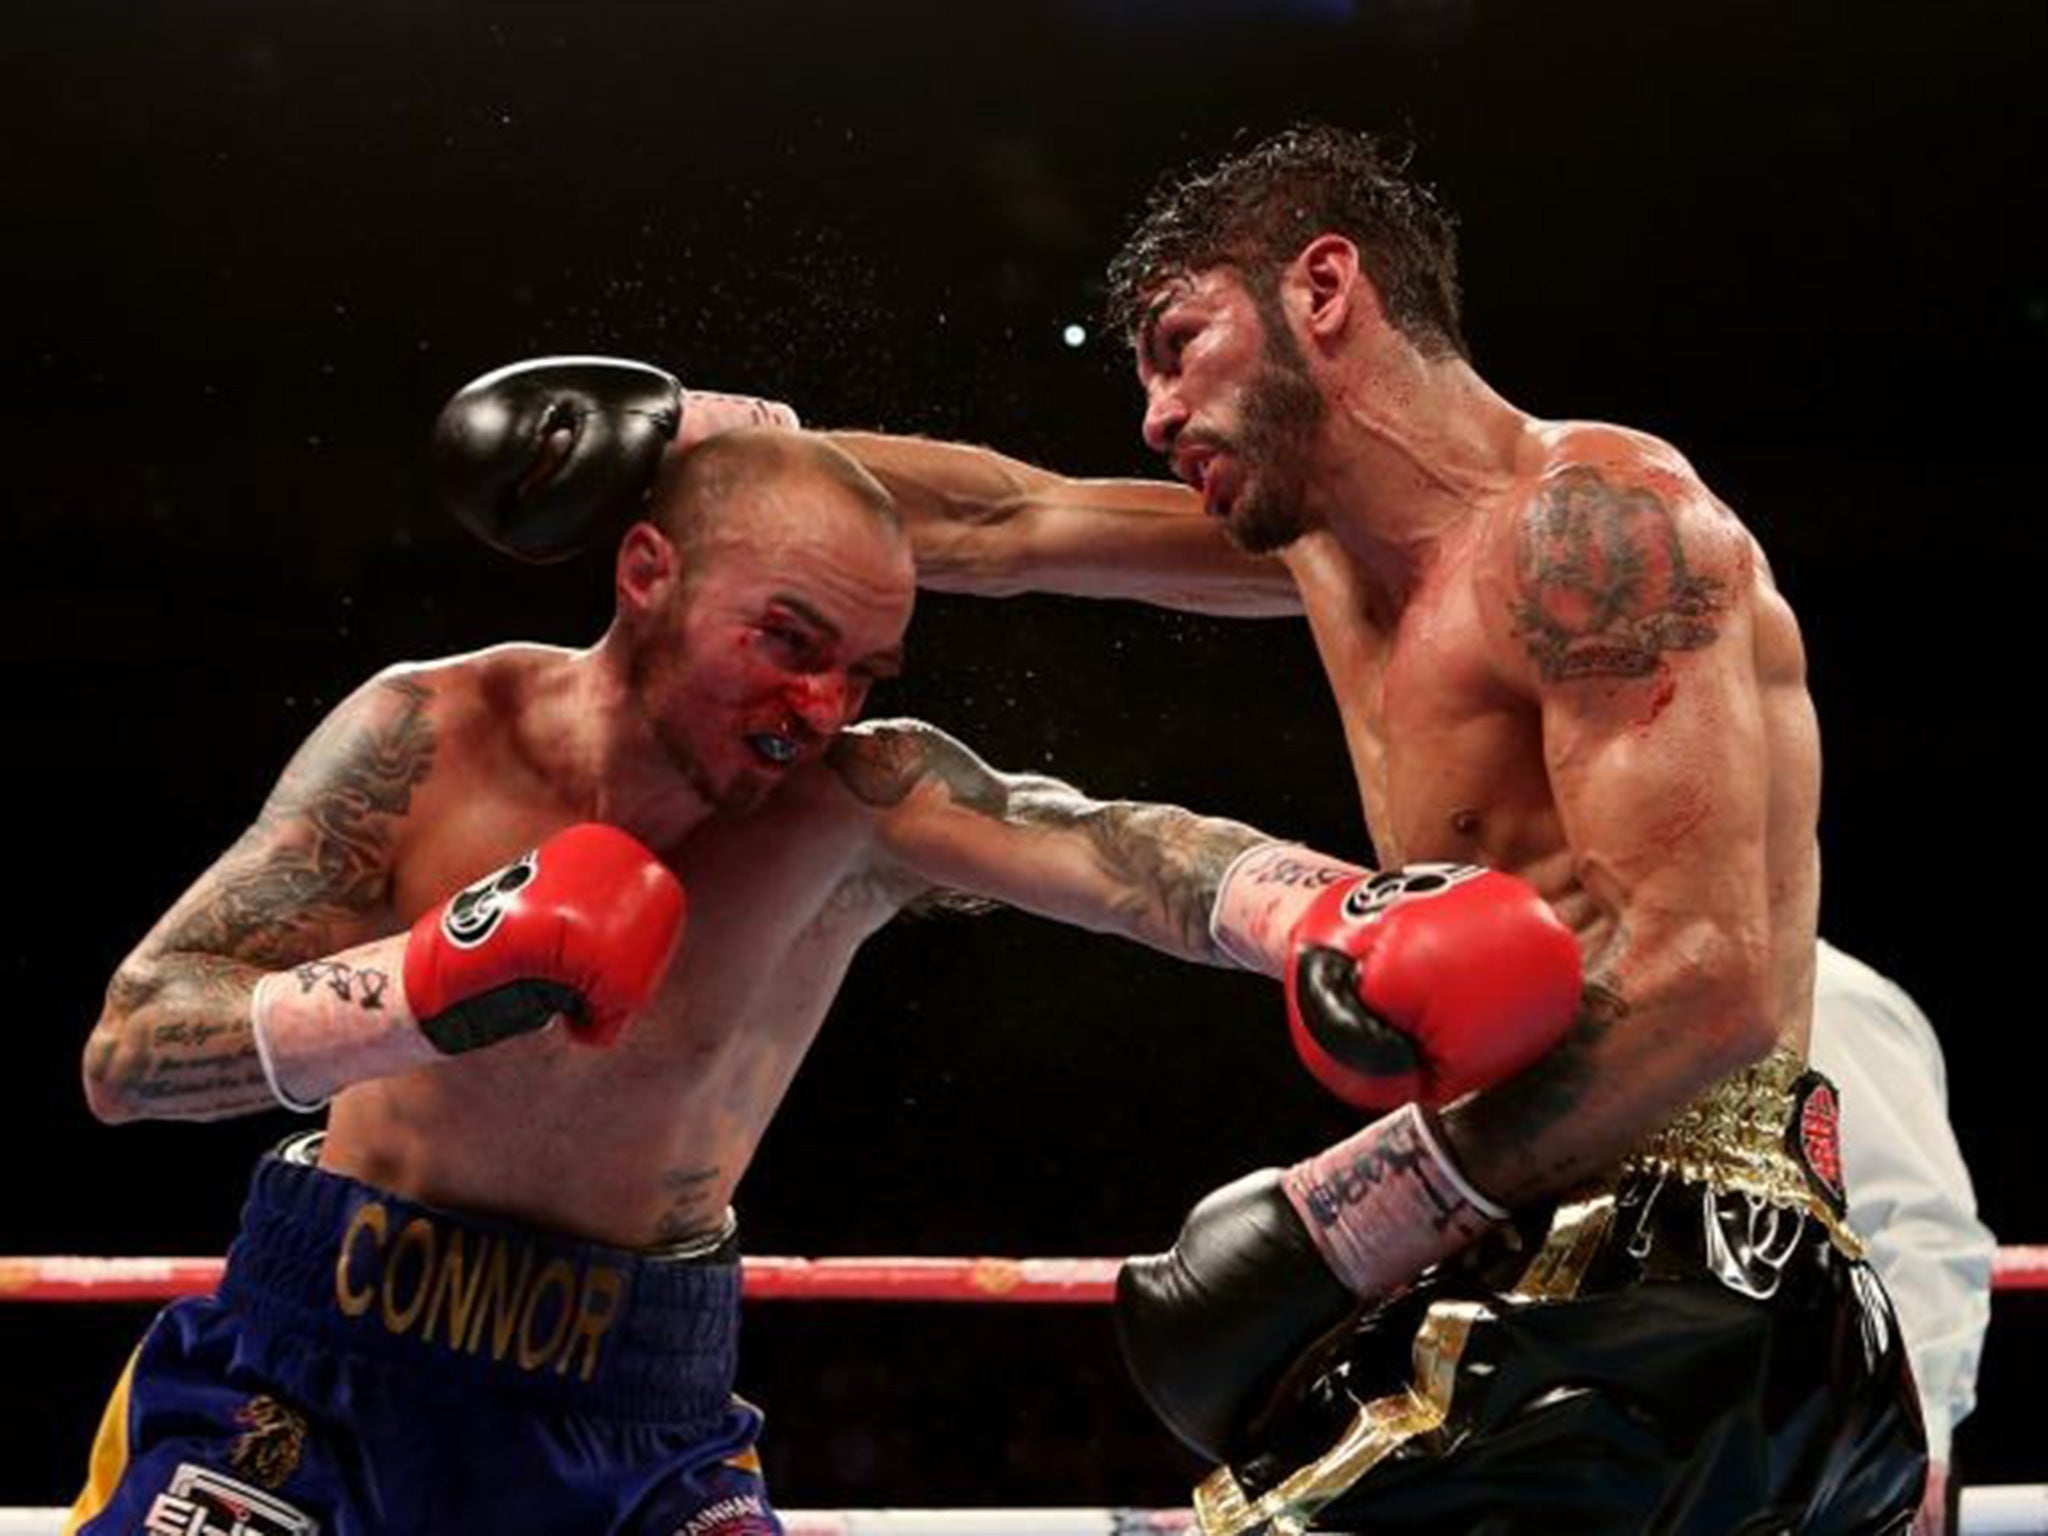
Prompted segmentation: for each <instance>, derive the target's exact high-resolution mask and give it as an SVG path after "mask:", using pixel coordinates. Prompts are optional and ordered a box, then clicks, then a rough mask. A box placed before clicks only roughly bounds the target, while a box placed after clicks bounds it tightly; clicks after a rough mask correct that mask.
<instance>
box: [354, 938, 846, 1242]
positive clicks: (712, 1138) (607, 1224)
mask: <svg viewBox="0 0 2048 1536" xmlns="http://www.w3.org/2000/svg"><path fill="white" fill-rule="evenodd" d="M850 955H851V946H850V945H849V946H848V948H847V954H846V956H844V957H842V958H841V959H840V962H839V964H838V965H837V966H834V967H829V969H830V970H831V972H832V974H831V975H830V976H825V975H820V974H819V972H820V969H821V968H820V967H819V966H818V965H817V964H816V963H815V962H816V961H817V960H818V959H819V958H820V957H818V956H816V955H812V956H810V957H809V959H810V961H811V962H812V963H808V964H804V965H802V966H801V967H785V968H784V969H785V974H783V975H782V976H780V977H779V978H777V984H774V985H766V986H762V987H760V988H758V989H755V990H756V991H757V992H759V993H761V994H765V995H761V996H756V997H753V998H750V999H749V1001H750V1002H751V1004H752V1006H750V1007H748V1008H747V1009H745V1010H744V1012H743V1013H734V1012H730V1011H727V1010H719V1009H717V1008H715V1007H706V1006H704V1005H702V1004H699V1005H698V1006H695V1007H692V1006H690V1005H689V1003H688V1002H687V1000H686V999H687V997H688V995H689V991H690V989H689V987H688V985H687V976H686V977H685V979H684V984H683V985H681V986H678V985H675V984H674V983H673V982H672V983H671V985H670V986H669V987H668V988H665V990H664V994H663V996H662V997H661V998H659V999H657V1001H656V1003H655V1005H654V1007H653V1008H651V1009H650V1010H648V1011H647V1012H646V1013H643V1014H642V1015H641V1016H640V1017H639V1018H637V1019H635V1020H634V1021H633V1022H632V1023H631V1024H630V1025H629V1026H628V1027H627V1030H626V1032H625V1034H624V1035H623V1036H622V1037H621V1038H620V1040H619V1041H618V1042H617V1044H615V1045H614V1046H612V1047H610V1048H607V1049H598V1048H595V1047H591V1046H587V1045H583V1044H581V1043H579V1042H577V1041H576V1040H574V1039H572V1038H571V1037H570V1036H569V1034H568V1032H567V1031H566V1030H565V1029H564V1028H563V1026H562V1025H561V1024H560V1023H559V1022H557V1023H555V1024H552V1025H550V1026H549V1027H548V1028H547V1029H545V1030H543V1031H541V1032H540V1033H538V1034H535V1035H530V1036H526V1037H524V1038H521V1039H517V1040H510V1041H505V1042H503V1043H501V1044H499V1045H496V1046H491V1047H487V1048H485V1049H483V1050H480V1051H477V1052H475V1053H474V1054H472V1055H469V1056H465V1057H460V1058H451V1059H450V1060H448V1061H446V1062H442V1063H436V1064H435V1065H433V1066H430V1067H427V1068H424V1069H422V1070H420V1071H416V1072H411V1073H408V1074H405V1075H403V1076H400V1077H393V1078H385V1079H380V1080H377V1081H374V1082H368V1083H360V1084H357V1085H356V1086H354V1087H352V1088H349V1089H346V1090H344V1091H343V1092H342V1093H341V1094H340V1095H339V1096H337V1098H336V1099H335V1102H334V1105H333V1110H332V1114H331V1117H330V1119H329V1123H328V1131H327V1137H326V1140H325V1143H324V1144H323V1146H322V1149H321V1155H320V1163H321V1166H322V1167H324V1168H326V1169H328V1170H329V1171H330V1172H334V1173H339V1174H344V1175H347V1176H348V1177H351V1178H355V1179H359V1180H361V1181H363V1182H364V1183H367V1184H372V1185H375V1186H377V1187H378V1188H381V1189H385V1190H389V1191H391V1192H392V1193H394V1194H398V1195H401V1196H404V1197H405V1198H407V1199H411V1200H417V1201H419V1202H421V1203H423V1204H427V1205H433V1206H439V1207H443V1208H445V1209H450V1210H461V1211H468V1212H473V1213H477V1214H482V1215H490V1216H496V1217H499V1218H502V1219H510V1220H514V1221H518V1222H521V1223H525V1224H528V1225H531V1226H535V1227H540V1228H545V1229H548V1230H552V1231H556V1232H561V1233H566V1234H568V1235H570V1236H574V1237H579V1238H583V1239H585V1240H588V1241H594V1242H601V1243H606V1244H610V1245H612V1246H615V1247H623V1248H649V1247H657V1246H664V1245H669V1244H674V1243H681V1242H687V1241H688V1240H690V1239H691V1238H693V1237H697V1236H702V1235H704V1234H707V1233H712V1232H716V1231H717V1230H718V1229H719V1227H720V1226H721V1224H722V1222H723V1221H724V1219H725V1215H726V1211H727V1208H728V1206H729V1205H730V1204H731V1202H732V1198H733V1194H734V1191H735V1190H736V1189H737V1187H738V1185H739V1181H740V1177H741V1175H742V1174H743V1173H745V1171H746V1168H747V1165H748V1164H749V1163H750V1162H751V1161H752V1159H753V1155H754V1149H755V1147H756V1146H757V1145H758V1144H759V1142H760V1139H761V1136H762V1133H763V1132H764V1131H765V1130H766V1129H767V1126H768V1122H769V1120H770V1119H771V1118H772V1117H773V1115H774V1113H775V1110H776V1108H777V1106H779V1105H780V1103H781V1102H782V1096H783V1094H784V1093H785V1092H786V1091H787V1089H788V1087H789V1083H790V1080H791V1079H792V1077H793V1076H794V1075H795V1073H796V1069H797V1066H798V1065H799V1064H800V1063H801V1061H802V1059H803V1056H804V1053H805V1052H806V1051H807V1050H808V1049H809V1047H810V1044H811V1041H812V1040H813V1039H814V1038H815V1037H816V1034H817V1030H818V1026H819V1024H820V1023H821V1022H822V1021H823V1018H824V1015H825V1012H826V1008H827V1006H828V1005H829V1003H830V1001H831V996H832V993H833V992H834V991H836V990H837V982H838V975H839V974H840V973H843V970H844V964H845V959H846V958H850ZM791 969H794V970H796V971H797V972H798V974H794V975H791V974H787V972H788V971H789V970H791ZM721 1014H723V1016H720V1015H721Z"/></svg>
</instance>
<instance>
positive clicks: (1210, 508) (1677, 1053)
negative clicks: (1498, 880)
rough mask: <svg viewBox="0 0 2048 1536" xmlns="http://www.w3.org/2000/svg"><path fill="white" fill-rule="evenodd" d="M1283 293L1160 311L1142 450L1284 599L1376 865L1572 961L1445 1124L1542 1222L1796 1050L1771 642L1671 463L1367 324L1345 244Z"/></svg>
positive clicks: (1800, 837) (1182, 279)
mask: <svg viewBox="0 0 2048 1536" xmlns="http://www.w3.org/2000/svg"><path fill="white" fill-rule="evenodd" d="M1276 288H1277V291H1276V294H1275V295H1274V296H1273V298H1272V299H1271V300H1270V301H1269V302H1266V303H1263V304H1262V303H1260V302H1257V301H1255V300H1254V298H1253V296H1252V294H1251V293H1250V291H1249V289H1248V288H1247V286H1246V283H1245V281H1244V280H1243V279H1242V278H1241V277H1240V276H1239V275H1238V274H1237V273H1236V272H1235V271H1234V270H1232V269H1229V268H1227V267H1217V268H1210V269H1207V270H1205V271H1202V272H1199V273H1191V274H1190V273H1184V274H1180V275H1178V276H1172V277H1169V278H1167V279H1166V280H1164V281H1162V282H1161V283H1160V284H1159V286H1158V288H1157V290H1156V291H1155V293H1154V294H1153V296H1152V298H1151V300H1150V302H1149V304H1148V305H1147V307H1146V308H1145V310H1144V313H1143V318H1142V320H1141V322H1140V327H1139V332H1138V335H1137V336H1136V338H1135V342H1136V350H1137V363H1138V376H1139V381H1140V383H1141V385H1142V386H1143V387H1144V389H1145V391H1146V405H1147V409H1146V416H1145V423H1144V434H1145V437H1146V440H1147V442H1148V443H1149V444H1150V445H1151V446H1152V447H1153V448H1154V449H1155V450H1157V451H1159V452H1161V453H1162V454H1164V455H1165V456H1166V457H1167V459H1168V461H1169V462H1170V463H1171V464H1172V465H1173V466H1174V468H1175V470H1176V472H1177V473H1178V474H1179V475H1180V476H1181V477H1182V478H1183V479H1184V480H1186V481H1187V482H1188V483H1189V484H1190V485H1192V486H1193V487H1194V488H1195V489H1196V490H1197V491H1198V492H1199V493H1200V495H1201V497H1202V502H1203V508H1204V511H1205V512H1206V513H1207V514H1208V515H1209V517H1211V518H1212V519H1216V520H1220V521H1222V522H1223V523H1224V524H1225V526H1226V527H1228V528H1229V529H1230V530H1231V532H1232V533H1233V534H1234V535H1235V536H1237V537H1238V538H1239V539H1240V541H1241V542H1244V543H1247V544H1249V545H1251V546H1253V547H1256V548H1262V549H1263V548H1272V549H1275V550H1277V552H1278V553H1279V555H1280V558H1281V559H1282V560H1283V561H1284V562H1285V563H1286V565H1287V567H1288V569H1289V571H1290V572H1291V574H1292V575H1293V577H1294V579H1295V582H1296V584H1297V587H1298V589H1299V591H1300V594H1301V597H1302V601H1303V603H1304V606H1305V608H1306V611H1307V615H1308V619H1309V623H1310V625H1311V628H1312V631H1313V633H1314V636H1315V640H1316V644H1317V646H1318V649H1319V652H1320V655H1321V659H1322V662H1323V666H1324V669H1325V671H1326V673H1327V676H1328V678H1329V682H1330V686H1331V689H1332V692H1333V694H1334V695H1335V698H1336V702H1337V706H1338V709H1339V710H1340V712H1341V714H1342V717H1343V723H1344V730H1345V736H1346V740H1347V743H1348V746H1349V750H1350V758H1351V767H1352V771H1353V773H1354V775H1355V777H1356V780H1357V783H1358V788H1359V792H1360V795H1361V797H1362V799H1363V801H1364V806H1365V812H1366V816H1367V819H1368V824H1369V825H1370V827H1371V829H1372V836H1373V841H1374V846H1375V851H1376V854H1377V859H1376V860H1375V862H1377V863H1379V864H1381V865H1382V866H1383V867H1395V866H1399V865H1401V864H1404V863H1411V862H1416V861H1423V860H1452V861H1472V862H1478V863H1484V864H1487V865H1490V866H1492V867H1494V868H1498V869H1503V870H1507V871H1510V872H1512V873H1515V874H1517V875H1520V876H1522V877H1523V878H1524V879H1526V880H1528V881H1529V882H1530V883H1531V884H1533V885H1534V886H1535V887H1536V888H1537V889H1538V890H1539V891H1540V892H1541V893H1542V894H1543V895H1544V896H1545V897H1546V898H1547V899H1548V900H1549V901H1550V902H1551V903H1552V904H1553V906H1554V907H1555V908H1556V910H1557V911H1558V913H1559V915H1560V916H1561V917H1563V918H1564V920H1565V921H1566V922H1567V923H1568V924H1569V925H1570V926H1571V927H1572V929H1573V931H1574V932H1575V933H1576V934H1577V935H1578V937H1579V939H1580V942H1581V945H1582V947H1583V950H1584V954H1585V957H1586V964H1587V976H1588V985H1587V989H1586V994H1585V1000H1584V1004H1583V1007H1582V1010H1581V1017H1580V1020H1579V1022H1578V1024H1577V1026H1576V1027H1575V1029H1574V1032H1573V1034H1572V1036H1571V1037H1570V1038H1569V1039H1568V1040H1567V1042H1566V1044H1565V1045H1564V1046H1563V1047H1561V1048H1560V1049H1559V1050H1558V1051H1557V1052H1555V1053H1553V1055H1552V1056H1550V1057H1549V1058H1546V1059H1545V1060H1544V1061H1542V1062H1539V1063H1538V1064H1537V1066H1536V1067H1534V1068H1532V1069H1531V1070H1529V1071H1527V1072H1525V1073H1524V1074H1522V1075H1521V1076H1519V1077H1517V1078H1516V1079H1514V1080H1512V1081H1510V1082H1508V1083H1504V1084H1501V1085H1498V1086H1497V1087H1495V1088H1493V1089H1490V1090H1488V1091H1486V1092H1483V1093H1480V1094H1478V1095H1475V1096H1474V1097H1472V1098H1471V1099H1468V1100H1466V1101H1464V1102H1463V1103H1461V1104H1459V1105H1456V1106H1453V1107H1452V1108H1451V1109H1449V1110H1448V1111H1446V1112H1445V1115H1444V1128H1445V1132H1446V1136H1447V1139H1448V1140H1449V1141H1450V1142H1451V1144H1452V1146H1453V1148H1454V1150H1455V1151H1456V1153H1457V1155H1458V1157H1459V1159H1460V1161H1461V1163H1463V1165H1464V1166H1465V1168H1466V1171H1467V1173H1468V1174H1469V1175H1470V1177H1471V1179H1472V1181H1473V1182H1474V1183H1475V1184H1476V1185H1477V1186H1478V1187H1479V1188H1481V1189H1482V1190H1485V1191H1486V1192H1487V1193H1488V1194H1490V1195H1492V1196H1493V1197H1494V1198H1496V1199H1498V1200H1500V1201H1502V1202H1503V1203H1507V1204H1514V1203H1516V1202H1518V1201H1522V1200H1525V1199H1533V1198H1537V1197H1540V1196H1544V1195H1550V1194H1555V1193H1558V1192H1560V1191H1562V1190H1565V1189H1568V1188H1570V1187H1571V1186H1572V1185H1574V1184H1575V1183H1577V1182H1579V1181H1581V1180H1583V1179H1585V1178H1588V1177H1591V1176H1593V1175H1595V1174H1598V1173H1599V1172H1601V1171H1602V1170H1604V1169H1605V1168H1607V1167H1610V1166H1612V1164H1613V1163H1614V1162H1615V1161H1616V1160H1617V1159H1619V1158H1620V1157H1621V1156H1622V1155H1624V1154H1625V1153H1626V1152H1627V1151H1628V1150H1629V1148H1630V1147H1631V1146H1633V1145H1634V1144H1635V1143H1636V1142H1637V1141H1638V1140H1639V1139H1640V1138H1641V1137H1642V1136H1644V1135H1646V1134H1647V1133H1649V1132H1650V1131H1652V1130H1653V1129H1655V1128H1656V1127H1658V1126H1659V1125H1661V1124H1662V1123H1664V1122H1665V1121H1666V1120H1668V1118H1669V1117H1670V1116H1671V1115H1672V1114H1673V1113H1675V1112H1676V1111H1677V1110H1678V1109H1679V1108H1680V1107H1682V1106H1683V1105H1684V1104H1685V1103H1686V1102H1687V1101H1689V1100H1690V1099H1691V1098H1693V1097H1694V1096H1695V1095H1696V1094H1698V1093H1699V1092H1701V1091H1702V1090H1704V1089H1705V1088H1706V1087H1707V1086H1709V1085H1710V1084H1711V1083H1713V1082H1714V1081H1716V1080H1717V1079H1718V1078H1720V1077H1722V1076H1724V1075H1725V1074H1726V1073H1728V1072H1730V1071H1732V1070H1734V1069H1736V1068H1737V1067H1739V1066H1742V1065H1744V1064H1746V1063H1747V1062H1750V1061H1753V1060H1755V1059H1757V1058H1758V1057H1760V1056H1762V1055H1763V1054H1765V1053H1766V1052H1767V1051H1768V1050H1769V1049H1770V1048H1771V1046H1772V1045H1773V1044H1774V1043H1776V1042H1779V1041H1785V1042H1788V1043H1790V1044H1791V1045H1793V1046H1795V1047H1797V1048H1799V1049H1801V1050H1803V1049H1804V1044H1805V1034H1806V1029H1807V1021H1808V1018H1809V1015H1810V999H1811V992H1812V970H1813V945H1814V925H1815V920H1816V909H1817V905H1818V892H1819V855H1818V849H1817V841H1816V823H1817V819H1818V811H1819V780H1820V750H1819V734H1818V730H1817V728H1816V723H1815V719H1814V712H1813V707H1812V704H1811V701H1810V699H1809V697H1808V694H1807V690H1806V679H1805V657H1804V652H1803V649H1802V645H1801V641H1800V636H1799V630H1798V626H1797V623H1796V621H1795V619H1794V617H1793V614H1792V612H1791V609H1790V608H1789V607H1788V605H1787V604H1786V603H1785V601H1784V600H1783V598H1782V597H1781V596H1780V595H1779V593H1778V591H1777V589H1776V587H1775V586H1774V584H1773V582H1772V580H1771V575H1770V571H1769V568H1768V565H1767V564H1766V562H1765V560H1764V557H1763V554H1762V552H1761V550H1760V549H1759V548H1758V546H1757V545H1756V543H1755V541H1754V540H1753V539H1752V538H1751V537H1750V535H1749V534H1748V533H1747V532H1746V531H1745V530H1744V529H1743V527H1742V526H1741V524H1740V523H1739V522H1738V521H1737V520H1736V518H1735V517H1734V515H1733V514H1732V513H1731V512H1730V511H1729V510H1728V509H1727V508H1726V507H1725V506H1723V505H1722V504H1721V503H1720V502H1719V501H1718V500H1717V499H1715V497H1714V496H1713V495H1712V493H1711V492H1709V491H1708V490H1707V489H1706V487H1705V486H1704V485H1703V484H1702V482H1701V481H1700V479H1699V477H1698V476H1697V475H1696V474H1695V473H1694V471H1693V470H1692V468H1691V466H1690V465H1688V464H1687V463H1686V461H1685V460H1684V459H1683V458H1682V457H1680V455H1679V454H1678V453H1677V452H1676V451H1675V450H1673V449H1672V448H1671V447H1670V446H1669V445H1667V444H1665V443H1662V442H1660V441H1658V440H1657V439H1655V438H1652V437H1649V436H1647V435H1645V434H1642V433H1639V432H1633V431H1629V430H1626V429H1622V428H1618V427H1611V426H1604V425H1597V424H1590V423H1571V422H1546V421H1542V420H1539V419H1537V418H1535V417H1532V416H1530V415H1528V414H1527V413H1525V412H1522V411H1520V410H1517V409H1516V408H1515V407H1513V406H1512V405H1510V404H1509V403H1508V402H1506V401H1505V400H1503V399H1501V397H1500V396H1499V395H1497V394H1495V393H1494V392H1493V390H1492V389H1491V388H1490V387H1488V386H1487V384H1486V383H1485V382H1484V381H1483V380H1482V379H1481V378H1480V377H1479V376H1478V374H1477V373H1476V372H1474V371H1473V370H1472V368H1471V366H1470V365H1469V364H1468V363H1467V362H1465V360H1464V359H1463V358H1462V357H1461V356H1458V355H1457V354H1456V353H1455V352H1451V351H1448V350H1447V349H1446V350H1431V349H1427V348H1423V347H1419V346H1417V345H1416V344H1415V343H1414V342H1413V341H1412V340H1410V339H1409V338H1408V337H1406V336H1405V335H1404V334H1402V333H1400V332H1398V331H1397V329H1396V328H1395V327H1393V326H1391V325H1390V324H1389V323H1388V322H1387V321H1386V319H1385V317H1384V315H1383V314H1382V312H1381V311H1380V308H1379V304H1378V299H1377V296H1376V294H1374V292H1373V291H1372V289H1371V286H1370V283H1369V281H1368V280H1367V279H1366V278H1365V276H1364V274H1363V272H1362V270H1361V268H1360V265H1359V258H1358V250H1357V247H1355V246H1354V245H1352V244H1351V243H1350V242H1349V241H1348V240H1345V239H1343V238H1342V237H1339V236H1320V237H1317V238H1316V239H1315V240H1312V241H1310V242H1308V243H1307V245H1306V246H1305V247H1304V248H1303V251H1302V253H1301V254H1300V255H1299V256H1298V257H1297V258H1296V259H1295V260H1294V261H1293V262H1292V263H1291V264H1289V265H1288V266H1287V267H1286V268H1285V269H1284V270H1283V271H1282V272H1281V273H1280V275H1279V277H1278V279H1277V284H1276ZM1269 320H1270V321H1271V322H1272V324H1273V325H1275V326H1284V327H1285V328H1286V334H1285V336H1283V337H1278V338H1276V337H1275V335H1274V334H1273V332H1272V331H1270V330H1269V329H1268V321H1269Z"/></svg>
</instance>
